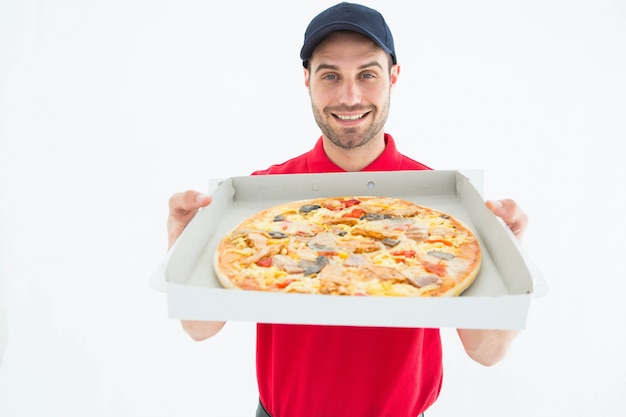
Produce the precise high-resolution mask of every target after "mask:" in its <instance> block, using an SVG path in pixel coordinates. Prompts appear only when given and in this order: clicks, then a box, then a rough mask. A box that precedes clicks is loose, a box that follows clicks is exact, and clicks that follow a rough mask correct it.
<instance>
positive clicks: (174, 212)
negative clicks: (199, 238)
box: [167, 190, 212, 248]
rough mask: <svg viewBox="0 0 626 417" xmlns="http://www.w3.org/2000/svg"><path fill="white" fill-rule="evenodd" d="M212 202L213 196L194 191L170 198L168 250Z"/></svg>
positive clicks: (177, 194)
mask: <svg viewBox="0 0 626 417" xmlns="http://www.w3.org/2000/svg"><path fill="white" fill-rule="evenodd" d="M211 201H212V199H211V196H209V195H206V194H202V193H200V192H198V191H194V190H189V191H183V192H180V193H176V194H174V195H172V196H171V197H170V200H169V208H170V213H169V215H168V216H167V238H168V248H171V247H172V245H173V244H174V242H176V239H178V237H179V236H180V234H181V233H182V232H183V230H184V229H185V227H187V224H189V222H190V221H191V219H193V216H195V215H196V213H197V212H198V210H199V209H200V208H202V207H206V206H208V205H209V204H211Z"/></svg>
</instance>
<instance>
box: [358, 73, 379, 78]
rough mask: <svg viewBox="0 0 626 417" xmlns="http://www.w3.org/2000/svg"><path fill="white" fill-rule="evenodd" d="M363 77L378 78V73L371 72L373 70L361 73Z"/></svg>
mask: <svg viewBox="0 0 626 417" xmlns="http://www.w3.org/2000/svg"><path fill="white" fill-rule="evenodd" d="M361 78H367V79H372V78H376V74H374V73H371V72H366V73H363V74H362V75H361Z"/></svg>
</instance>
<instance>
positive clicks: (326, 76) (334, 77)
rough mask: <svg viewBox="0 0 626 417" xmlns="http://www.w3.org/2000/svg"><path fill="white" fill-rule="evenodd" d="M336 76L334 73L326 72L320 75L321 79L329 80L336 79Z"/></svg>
mask: <svg viewBox="0 0 626 417" xmlns="http://www.w3.org/2000/svg"><path fill="white" fill-rule="evenodd" d="M337 78H338V77H337V75H336V74H326V75H324V76H322V79H323V80H330V81H332V80H336V79H337Z"/></svg>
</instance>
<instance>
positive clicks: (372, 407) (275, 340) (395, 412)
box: [253, 134, 443, 417]
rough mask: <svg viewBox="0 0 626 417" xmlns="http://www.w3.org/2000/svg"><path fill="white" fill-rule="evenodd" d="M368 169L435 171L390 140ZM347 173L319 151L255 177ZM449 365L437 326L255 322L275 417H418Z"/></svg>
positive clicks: (260, 368)
mask: <svg viewBox="0 0 626 417" xmlns="http://www.w3.org/2000/svg"><path fill="white" fill-rule="evenodd" d="M385 141H386V147H385V150H384V152H383V153H382V155H380V157H378V159H376V160H375V161H374V162H372V163H371V164H370V165H369V166H367V167H366V168H365V169H364V171H406V170H422V169H430V168H428V167H427V166H425V165H423V164H421V163H419V162H416V161H414V160H412V159H410V158H408V157H406V156H404V155H402V154H401V153H400V152H399V151H398V150H397V149H396V146H395V142H394V140H393V138H392V137H391V136H390V135H387V134H386V135H385ZM325 172H344V170H343V169H341V168H339V167H338V166H337V165H335V164H334V163H333V162H332V161H331V160H330V159H328V157H327V156H326V154H325V152H324V148H323V145H322V139H321V138H320V139H319V140H318V141H317V143H316V144H315V147H314V148H313V149H312V150H311V151H309V152H307V153H305V154H303V155H300V156H298V157H296V158H293V159H290V160H289V161H287V162H285V163H283V164H279V165H273V166H271V167H270V168H268V169H267V170H264V171H256V172H254V174H253V175H270V174H303V173H325ZM442 377H443V367H442V360H441V338H440V336H439V330H438V329H413V328H384V327H346V326H310V325H283V324H258V325H257V379H258V384H259V393H260V398H261V402H262V403H263V405H264V406H265V408H266V409H267V411H268V412H269V413H270V415H271V416H272V417H352V416H355V417H370V416H371V417H415V416H417V415H419V414H420V413H422V412H424V411H425V410H426V409H427V408H428V407H429V406H430V405H431V404H432V403H433V402H434V401H435V400H436V399H437V397H438V395H439V391H440V389H441V382H442Z"/></svg>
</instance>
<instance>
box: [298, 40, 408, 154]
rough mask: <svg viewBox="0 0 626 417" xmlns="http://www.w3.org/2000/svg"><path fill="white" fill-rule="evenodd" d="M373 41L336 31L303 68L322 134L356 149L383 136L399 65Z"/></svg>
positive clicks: (333, 141) (321, 44) (334, 141)
mask: <svg viewBox="0 0 626 417" xmlns="http://www.w3.org/2000/svg"><path fill="white" fill-rule="evenodd" d="M389 66H390V58H389V56H388V55H387V54H386V53H385V52H384V51H383V50H382V49H380V48H379V47H378V46H377V45H376V44H375V43H374V42H373V41H372V40H371V39H369V38H367V37H365V36H362V35H360V34H357V33H354V32H335V33H333V34H331V35H329V36H328V37H327V38H326V39H325V40H324V41H323V42H322V43H320V45H319V46H318V47H317V48H316V49H315V52H314V53H313V56H312V57H311V59H310V60H309V68H308V69H305V84H306V86H307V88H308V89H309V95H310V96H311V105H312V107H313V115H314V117H315V121H316V122H317V124H318V126H319V127H320V129H321V130H322V133H323V135H324V136H325V137H326V138H328V139H329V140H330V141H331V142H332V143H334V144H335V145H336V146H338V147H340V148H343V149H352V148H356V147H359V146H363V145H365V144H367V143H368V142H370V141H371V140H372V139H373V138H380V140H382V138H383V136H384V125H385V122H386V121H387V116H388V114H389V101H390V94H391V90H392V88H393V86H394V85H395V83H396V80H397V77H398V73H399V67H398V66H397V65H394V66H393V67H391V70H390V68H389Z"/></svg>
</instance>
